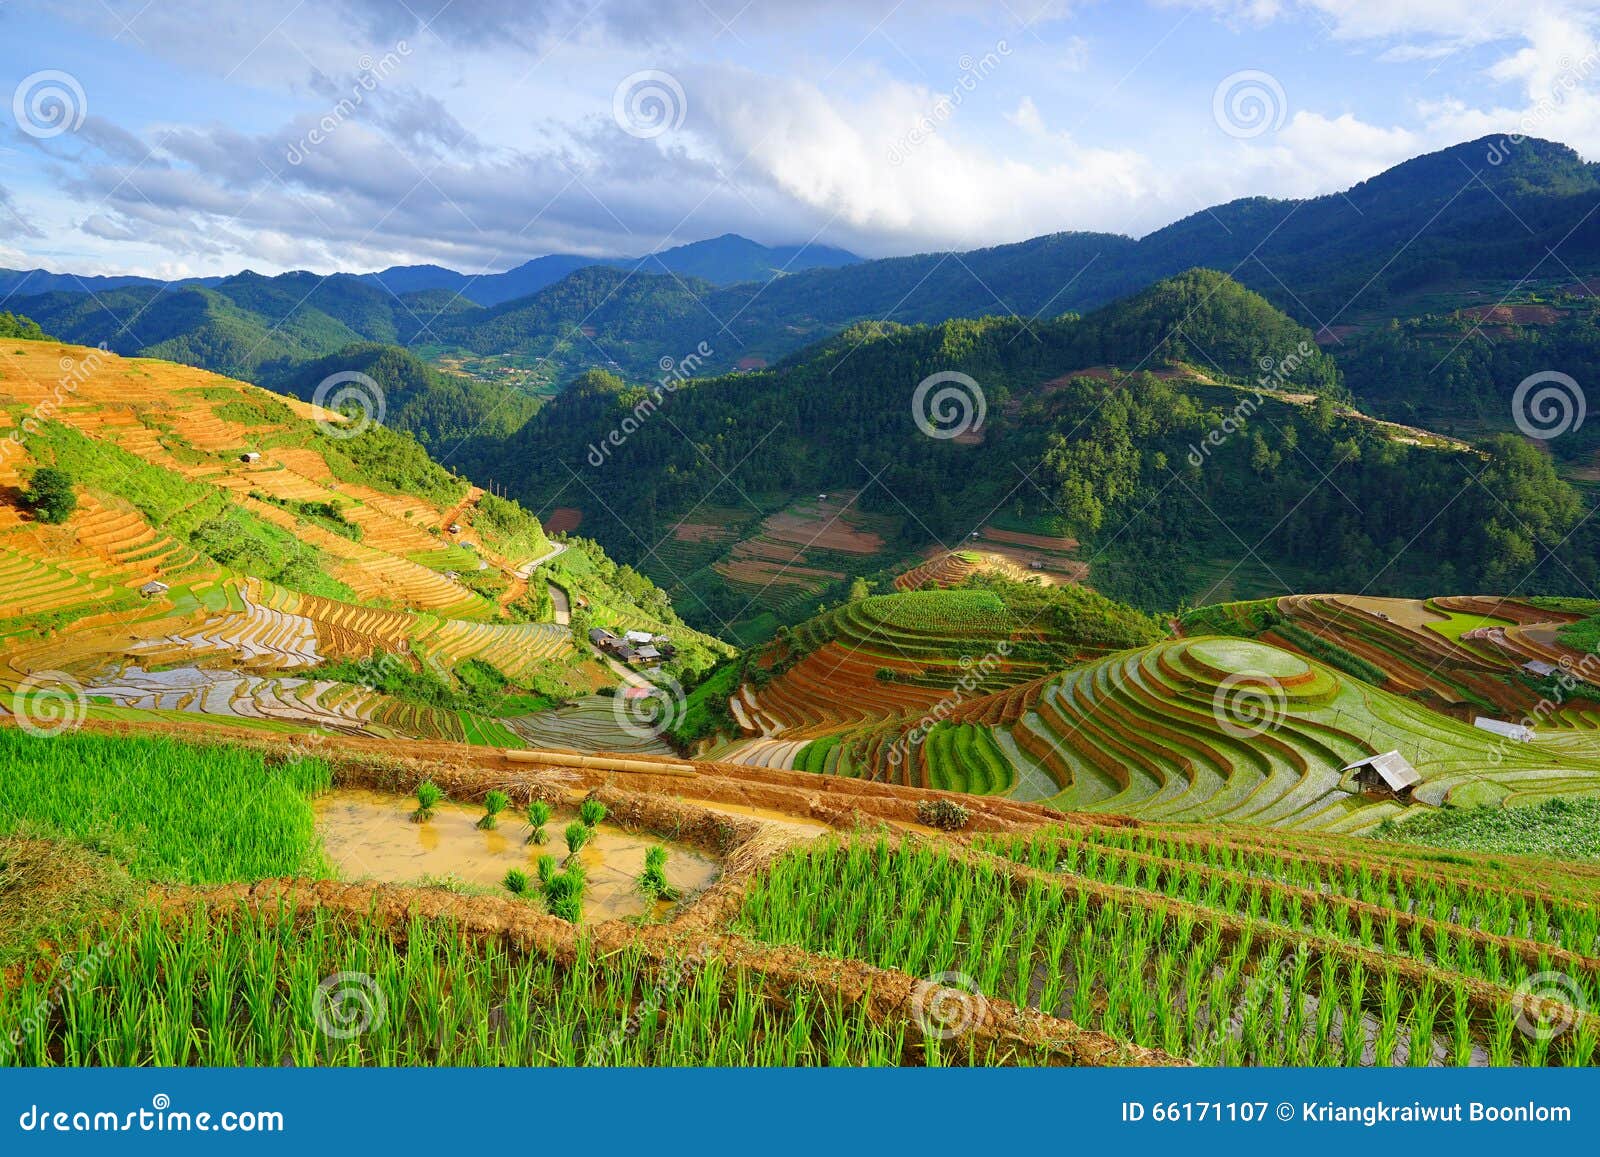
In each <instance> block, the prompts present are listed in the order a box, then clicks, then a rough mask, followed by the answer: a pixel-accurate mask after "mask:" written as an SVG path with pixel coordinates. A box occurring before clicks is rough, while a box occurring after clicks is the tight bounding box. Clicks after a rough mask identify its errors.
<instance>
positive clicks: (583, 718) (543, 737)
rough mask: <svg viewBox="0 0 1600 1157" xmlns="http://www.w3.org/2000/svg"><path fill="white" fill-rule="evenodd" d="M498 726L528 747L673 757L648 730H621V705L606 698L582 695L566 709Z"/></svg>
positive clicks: (603, 696)
mask: <svg viewBox="0 0 1600 1157" xmlns="http://www.w3.org/2000/svg"><path fill="white" fill-rule="evenodd" d="M502 722H503V723H504V724H505V725H506V726H507V727H509V728H510V729H511V730H513V731H514V732H516V734H517V735H518V736H520V737H521V741H522V743H523V744H526V745H527V746H529V747H549V748H555V749H556V750H560V751H583V752H592V751H607V752H616V753H619V754H623V755H643V754H650V755H671V754H673V751H672V748H671V747H670V746H668V744H667V743H666V741H665V740H663V739H661V738H660V737H659V736H657V735H654V734H651V733H650V731H649V729H647V728H636V729H634V730H629V728H628V727H626V726H624V716H623V714H622V713H621V703H620V701H619V700H617V699H615V698H613V697H612V696H609V695H586V696H584V697H583V698H581V699H579V700H577V702H576V703H574V704H573V705H572V706H569V707H558V708H556V709H555V710H553V711H543V712H540V713H539V714H537V715H521V716H517V717H515V718H512V719H505V720H502Z"/></svg>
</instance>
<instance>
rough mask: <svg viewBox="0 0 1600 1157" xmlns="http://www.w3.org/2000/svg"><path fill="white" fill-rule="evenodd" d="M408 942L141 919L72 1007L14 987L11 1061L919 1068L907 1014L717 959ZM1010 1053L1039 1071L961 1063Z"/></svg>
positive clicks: (202, 920)
mask: <svg viewBox="0 0 1600 1157" xmlns="http://www.w3.org/2000/svg"><path fill="white" fill-rule="evenodd" d="M397 931H398V932H400V933H403V934H401V935H391V934H390V933H389V932H388V931H386V930H385V929H383V928H381V927H379V926H377V925H374V924H372V923H370V922H364V921H353V920H346V919H343V918H341V917H339V916H336V915H333V914H330V913H326V912H322V911H316V910H313V911H300V912H293V913H283V914H281V915H280V914H278V913H276V912H271V913H261V914H252V913H245V914H239V915H231V916H230V915H224V914H221V913H208V912H206V911H204V910H199V909H197V910H195V911H194V913H193V915H192V916H190V917H188V918H181V919H174V920H169V921H168V922H166V923H162V922H160V921H159V920H158V918H157V917H156V916H155V915H153V914H152V913H150V912H147V911H141V912H139V913H136V914H132V915H130V916H128V917H127V918H126V919H124V921H123V922H122V926H121V928H120V930H119V931H118V933H117V934H116V935H115V936H114V937H113V938H112V939H111V940H110V941H109V942H108V943H109V945H110V946H111V951H110V953H109V955H108V956H107V957H106V959H105V960H104V962H103V963H102V964H101V965H100V967H99V968H97V969H96V970H95V971H94V972H93V973H92V975H91V976H90V977H89V978H88V979H87V981H86V982H85V983H82V984H74V985H72V986H71V987H70V988H65V989H63V990H62V991H61V993H60V997H59V1001H58V1002H52V1001H51V1000H50V985H49V983H48V981H47V980H46V981H40V980H34V979H28V980H25V981H24V982H23V983H21V984H20V985H18V986H16V987H14V988H12V989H10V990H8V991H6V992H4V993H3V994H0V1018H3V1019H4V1020H5V1022H6V1023H7V1024H8V1025H10V1024H18V1023H22V1022H23V1021H24V1020H26V1019H27V1015H26V1014H27V1013H29V1012H31V1010H33V1009H35V1008H36V1007H39V1006H40V1005H41V1004H42V1005H43V1006H44V1008H45V1009H46V1010H47V1011H46V1012H45V1013H44V1015H43V1016H42V1017H40V1018H38V1019H37V1021H36V1022H34V1027H33V1029H32V1031H29V1032H26V1033H19V1034H17V1038H15V1039H16V1040H17V1042H18V1043H13V1039H14V1038H13V1037H12V1036H11V1034H9V1033H8V1034H7V1035H6V1036H5V1037H0V1064H7V1065H17V1064H25V1065H44V1064H49V1065H60V1066H88V1065H118V1066H135V1065H140V1066H153V1065H159V1066H188V1065H204V1066H225V1067H239V1066H273V1067H276V1066H280V1065H283V1064H292V1065H295V1066H297V1067H304V1066H313V1065H316V1066H333V1065H341V1066H343V1065H388V1066H397V1065H406V1066H417V1065H427V1066H463V1067H468V1066H470V1067H482V1066H501V1065H519V1066H520V1065H539V1066H543V1065H567V1066H574V1065H608V1066H609V1065H628V1066H639V1065H652V1066H666V1065H738V1066H741V1067H743V1066H752V1065H760V1066H792V1065H852V1066H854V1065H895V1064H900V1063H902V1061H903V1060H905V1059H906V1057H907V1050H906V1042H907V1039H908V1036H909V1035H910V1033H909V1032H908V1026H907V1024H906V1023H905V1022H904V1021H894V1020H890V1021H888V1022H886V1023H880V1022H878V1021H876V1020H874V1019H873V1018H872V1015H871V1012H870V1009H869V1006H868V1005H867V1004H866V1003H861V1004H852V1005H849V1006H844V1005H841V1004H840V1003H838V1002H837V1001H836V1000H834V999H831V998H829V999H825V998H823V997H822V996H819V995H817V994H816V993H815V992H813V991H810V990H808V989H806V988H799V987H791V986H788V985H783V986H781V987H780V986H779V985H778V984H777V983H776V982H774V983H773V984H772V987H773V988H774V989H775V991H774V993H773V996H774V997H775V999H773V998H769V997H768V996H767V995H766V992H767V988H768V987H769V985H768V983H767V981H766V980H765V979H764V978H763V977H762V976H761V975H759V974H753V973H743V972H739V971H736V970H733V969H731V968H730V967H729V966H728V965H726V964H725V963H724V962H722V961H721V960H719V959H716V958H711V959H706V960H704V961H699V960H688V961H680V960H665V961H663V962H660V963H655V962H652V961H651V960H650V959H648V958H646V957H645V956H644V955H643V953H642V952H641V951H640V950H638V949H637V948H634V947H628V948H624V949H622V950H620V951H617V952H610V953H606V954H604V955H601V954H599V953H597V952H596V951H595V950H594V949H593V947H592V946H591V945H590V943H589V942H588V941H587V940H580V941H579V942H578V946H577V951H576V958H575V959H573V960H571V961H570V963H567V964H559V963H557V962H556V961H555V960H554V959H552V958H551V957H548V956H542V955H538V954H534V953H526V952H523V951H521V950H519V949H516V948H514V947H511V946H508V945H507V944H506V943H504V942H499V941H494V942H490V941H484V942H481V943H478V944H474V943H473V942H472V941H471V940H469V938H467V937H465V936H462V935H461V934H460V933H459V931H458V930H457V929H455V928H454V927H453V926H451V925H449V924H446V923H434V922H428V921H423V920H412V921H411V922H410V923H409V924H406V925H403V926H402V927H401V928H399V929H397ZM85 944H86V946H87V945H88V942H87V941H86V942H85ZM357 974H359V975H357ZM324 978H338V983H334V984H329V983H327V982H326V981H325V979H324ZM912 1031H914V1030H912ZM952 1052H954V1050H952ZM913 1059H914V1058H913ZM934 1059H936V1060H938V1059H944V1058H940V1057H935V1058H934ZM949 1059H951V1060H954V1059H957V1058H955V1057H951V1058H949ZM1000 1059H1007V1060H1024V1061H1025V1060H1028V1059H1030V1058H1015V1057H1007V1058H998V1057H994V1056H992V1055H991V1054H990V1053H988V1052H987V1051H978V1050H974V1052H973V1053H971V1054H969V1053H968V1052H967V1051H965V1050H963V1051H962V1052H961V1055H960V1057H959V1060H960V1061H962V1062H963V1063H966V1062H974V1063H985V1062H991V1061H997V1060H1000Z"/></svg>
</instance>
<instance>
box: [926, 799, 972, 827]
mask: <svg viewBox="0 0 1600 1157" xmlns="http://www.w3.org/2000/svg"><path fill="white" fill-rule="evenodd" d="M917 819H918V820H919V821H920V822H922V823H925V824H927V825H928V826H929V827H930V828H938V829H939V830H940V831H942V832H959V831H960V830H961V829H962V828H964V827H966V826H967V823H968V821H969V820H971V819H972V813H971V812H970V811H968V810H967V809H966V808H964V807H962V806H961V805H960V804H958V803H956V801H955V800H952V799H925V800H923V801H921V802H920V803H918V804H917Z"/></svg>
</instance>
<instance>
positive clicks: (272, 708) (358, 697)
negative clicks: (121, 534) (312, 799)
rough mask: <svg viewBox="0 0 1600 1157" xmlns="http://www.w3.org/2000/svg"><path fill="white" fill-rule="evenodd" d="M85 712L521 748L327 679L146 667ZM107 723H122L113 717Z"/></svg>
mask: <svg viewBox="0 0 1600 1157" xmlns="http://www.w3.org/2000/svg"><path fill="white" fill-rule="evenodd" d="M83 691H84V695H85V697H86V698H87V701H88V704H90V706H88V707H87V708H86V714H88V715H89V716H90V717H95V716H96V714H97V712H96V707H97V706H100V705H104V706H108V707H112V708H127V709H132V710H133V711H137V712H156V713H161V714H163V715H169V713H182V714H189V715H196V714H199V715H206V716H212V717H215V718H217V719H218V720H219V721H220V722H223V723H229V722H232V721H234V720H242V721H247V722H251V721H267V722H274V723H280V724H285V725H289V726H291V727H294V728H297V729H302V730H306V731H319V732H324V733H332V734H337V735H370V736H377V737H379V738H386V739H429V740H446V741H451V742H456V743H483V744H488V745H490V746H496V747H507V746H510V747H517V746H520V745H521V740H520V739H519V737H518V736H517V733H515V732H513V731H512V730H510V729H509V728H508V727H506V726H505V725H504V724H503V723H501V722H500V721H498V720H493V719H486V718H483V717H481V716H475V715H472V714H470V713H466V712H457V711H451V710H447V709H444V708H440V707H430V706H426V705H422V704H416V703H406V702H402V701H400V700H398V699H391V698H389V697H388V696H385V695H380V694H377V693H376V692H373V691H369V690H367V689H366V688H364V687H358V686H355V685H353V684H350V683H338V682H334V681H332V680H327V679H305V678H298V677H284V676H279V677H271V676H263V675H255V674H248V673H243V672H235V671H224V670H210V669H205V668H199V667H172V668H167V669H164V670H147V669H142V668H140V667H137V666H130V667H128V668H126V669H125V670H123V671H122V672H120V673H119V674H117V675H114V676H108V677H105V678H102V679H98V680H92V681H90V682H88V683H87V684H86V685H85V686H84V688H83ZM107 717H108V718H118V717H119V715H117V714H116V713H114V712H113V713H112V714H110V715H108V716H107Z"/></svg>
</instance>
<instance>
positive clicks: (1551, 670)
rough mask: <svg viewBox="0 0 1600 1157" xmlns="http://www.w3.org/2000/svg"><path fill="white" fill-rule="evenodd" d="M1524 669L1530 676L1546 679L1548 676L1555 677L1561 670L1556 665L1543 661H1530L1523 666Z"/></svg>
mask: <svg viewBox="0 0 1600 1157" xmlns="http://www.w3.org/2000/svg"><path fill="white" fill-rule="evenodd" d="M1522 669H1523V670H1524V671H1526V672H1528V674H1530V675H1538V676H1539V677H1540V678H1544V677H1545V676H1547V675H1554V674H1555V673H1556V672H1557V671H1558V670H1559V669H1560V668H1558V667H1557V666H1556V665H1555V664H1554V663H1546V662H1545V661H1544V660H1543V659H1529V660H1528V661H1527V662H1526V663H1524V664H1523V665H1522Z"/></svg>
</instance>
